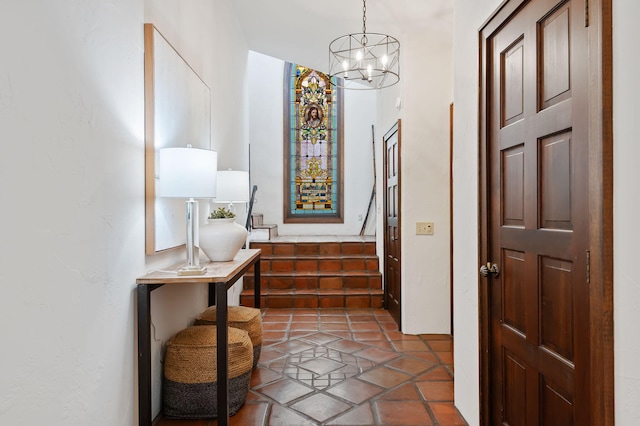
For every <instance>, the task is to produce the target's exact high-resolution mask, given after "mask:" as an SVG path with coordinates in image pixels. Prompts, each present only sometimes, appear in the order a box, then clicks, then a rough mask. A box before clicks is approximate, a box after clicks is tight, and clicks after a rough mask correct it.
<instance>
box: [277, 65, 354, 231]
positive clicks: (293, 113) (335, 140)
mask: <svg viewBox="0 0 640 426" xmlns="http://www.w3.org/2000/svg"><path fill="white" fill-rule="evenodd" d="M285 72H286V76H285V81H286V84H285V86H286V90H285V156H286V161H285V162H284V163H285V173H284V175H285V184H284V185H285V202H284V205H285V207H284V209H285V212H284V213H285V214H284V221H285V222H309V223H311V222H343V206H342V204H343V199H342V188H343V184H342V151H343V150H342V96H341V92H340V91H339V89H338V88H337V87H336V86H335V85H332V84H331V81H330V78H329V76H327V75H326V74H324V73H322V72H319V71H316V70H313V69H310V68H306V67H303V66H301V65H296V64H291V63H287V66H286V67H285Z"/></svg>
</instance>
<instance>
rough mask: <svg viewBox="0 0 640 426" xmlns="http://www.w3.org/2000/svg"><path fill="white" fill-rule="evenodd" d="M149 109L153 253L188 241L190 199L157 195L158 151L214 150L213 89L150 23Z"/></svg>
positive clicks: (148, 216)
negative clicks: (186, 203) (183, 148)
mask: <svg viewBox="0 0 640 426" xmlns="http://www.w3.org/2000/svg"><path fill="white" fill-rule="evenodd" d="M163 52H168V54H167V55H164V56H166V57H164V56H163ZM144 108H145V117H144V119H145V252H146V254H147V255H153V254H156V253H159V252H161V251H166V250H170V249H174V248H177V247H181V246H183V245H184V244H185V240H186V232H185V216H184V215H185V207H184V201H185V200H182V199H177V198H173V199H171V198H157V197H156V179H157V172H156V170H157V154H158V150H159V149H160V148H165V147H175V146H186V145H187V144H191V145H192V146H193V147H197V148H203V149H211V89H210V88H209V87H208V86H207V84H206V83H205V82H204V80H203V79H202V78H201V77H200V76H199V75H198V74H197V73H196V72H195V71H194V70H193V68H191V66H190V65H189V64H188V63H187V61H185V60H184V58H183V57H182V56H181V55H180V54H179V53H178V52H177V51H176V49H175V48H174V47H173V46H172V45H171V43H169V42H168V40H167V39H166V38H165V37H164V36H163V35H162V34H161V33H160V31H158V29H157V28H156V27H155V25H154V24H151V23H146V24H144Z"/></svg>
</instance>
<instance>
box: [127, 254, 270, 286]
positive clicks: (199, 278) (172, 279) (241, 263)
mask: <svg viewBox="0 0 640 426" xmlns="http://www.w3.org/2000/svg"><path fill="white" fill-rule="evenodd" d="M260 251H261V250H260V249H242V250H240V251H239V252H238V254H236V257H235V258H234V259H233V260H231V261H228V262H204V263H200V266H204V267H206V268H207V271H206V272H205V273H204V274H203V275H178V269H180V268H181V267H182V266H184V264H185V262H181V263H178V264H176V265H173V266H171V267H169V268H166V269H163V270H158V271H152V272H149V273H148V274H146V275H144V276H142V277H139V278H137V279H136V284H187V283H219V282H227V281H229V280H231V279H232V278H233V277H234V276H235V275H236V274H237V273H238V271H240V270H242V269H243V268H245V267H246V266H248V265H249V264H251V263H252V262H253V261H254V260H255V259H256V258H257V257H258V256H260Z"/></svg>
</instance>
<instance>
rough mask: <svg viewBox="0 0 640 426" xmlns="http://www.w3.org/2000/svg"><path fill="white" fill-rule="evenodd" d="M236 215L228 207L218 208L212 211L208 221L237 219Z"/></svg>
mask: <svg viewBox="0 0 640 426" xmlns="http://www.w3.org/2000/svg"><path fill="white" fill-rule="evenodd" d="M235 217H236V214H235V213H234V212H232V211H231V210H229V209H228V208H226V207H218V208H217V209H216V210H214V211H212V212H211V214H210V215H209V218H208V219H229V218H235Z"/></svg>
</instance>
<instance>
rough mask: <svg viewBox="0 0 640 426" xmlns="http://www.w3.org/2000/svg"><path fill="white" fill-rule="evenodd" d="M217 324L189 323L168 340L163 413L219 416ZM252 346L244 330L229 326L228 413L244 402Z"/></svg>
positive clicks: (233, 411)
mask: <svg viewBox="0 0 640 426" xmlns="http://www.w3.org/2000/svg"><path fill="white" fill-rule="evenodd" d="M216 346H217V342H216V327H215V326H203V327H189V328H187V329H184V330H182V331H180V332H178V333H177V334H176V335H175V336H174V337H173V338H172V339H171V340H169V342H168V343H167V352H166V357H165V361H164V375H163V381H162V396H163V398H162V402H163V410H164V414H165V416H166V417H168V418H174V419H176V418H177V419H203V418H214V417H218V407H217V402H218V383H217V380H218V379H217V374H218V370H217V359H216ZM252 366H253V346H252V345H251V339H249V334H248V333H247V332H246V331H244V330H239V329H237V328H233V327H229V369H228V371H229V387H228V389H229V415H230V416H232V415H234V414H235V413H236V412H237V411H238V410H239V409H240V407H242V405H243V404H244V403H245V401H246V399H247V394H248V392H249V382H250V381H251V371H252Z"/></svg>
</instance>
